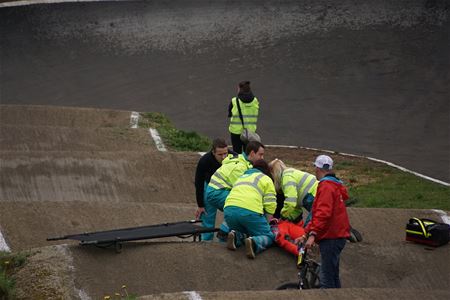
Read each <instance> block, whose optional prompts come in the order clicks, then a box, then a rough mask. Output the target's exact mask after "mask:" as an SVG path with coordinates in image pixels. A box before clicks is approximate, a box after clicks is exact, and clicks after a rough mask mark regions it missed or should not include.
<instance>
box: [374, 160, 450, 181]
mask: <svg viewBox="0 0 450 300" xmlns="http://www.w3.org/2000/svg"><path fill="white" fill-rule="evenodd" d="M366 158H367V159H370V160H373V161H376V162H380V163H383V164H386V165H388V166H391V167H394V168H397V169H399V170H401V171H403V172H407V173H411V174H414V175H416V176H418V177H421V178H423V179H427V180H430V181H433V182H436V183H439V184H442V185H445V186H450V183H447V182H444V181H442V180H439V179H436V178H432V177H429V176H426V175H423V174H420V173H417V172H414V171H411V170H408V169H406V168H403V167H401V166H398V165H396V164H393V163H391V162H388V161H384V160H381V159H377V158H373V157H366Z"/></svg>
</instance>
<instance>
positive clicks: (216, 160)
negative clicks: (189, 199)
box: [195, 138, 229, 240]
mask: <svg viewBox="0 0 450 300" xmlns="http://www.w3.org/2000/svg"><path fill="white" fill-rule="evenodd" d="M228 154H229V151H228V147H227V143H226V142H225V140H223V139H220V138H218V139H215V140H214V141H213V144H212V149H211V151H209V152H207V153H206V154H205V155H203V156H202V157H201V158H200V160H199V161H198V164H197V169H196V171H195V195H196V199H197V206H198V208H197V211H196V212H195V219H196V220H199V219H202V221H203V222H205V220H204V219H203V215H204V214H208V213H214V214H215V210H214V211H212V210H211V211H209V212H208V211H207V208H205V202H204V196H205V188H206V187H207V186H208V183H209V181H210V180H211V176H212V175H213V174H214V172H216V170H217V169H218V168H219V167H220V166H221V165H222V161H223V160H224V158H225V157H227V155H228ZM214 220H215V218H214ZM203 225H212V226H207V227H214V225H215V224H203ZM212 238H213V233H204V234H202V240H212Z"/></svg>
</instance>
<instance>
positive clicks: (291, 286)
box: [276, 282, 299, 290]
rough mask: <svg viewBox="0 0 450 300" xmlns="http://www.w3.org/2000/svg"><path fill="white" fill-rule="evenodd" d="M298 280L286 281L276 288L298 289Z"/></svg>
mask: <svg viewBox="0 0 450 300" xmlns="http://www.w3.org/2000/svg"><path fill="white" fill-rule="evenodd" d="M298 289H299V287H298V282H288V283H284V284H282V285H280V286H278V287H277V288H276V290H298Z"/></svg>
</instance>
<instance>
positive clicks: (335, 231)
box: [305, 155, 350, 288]
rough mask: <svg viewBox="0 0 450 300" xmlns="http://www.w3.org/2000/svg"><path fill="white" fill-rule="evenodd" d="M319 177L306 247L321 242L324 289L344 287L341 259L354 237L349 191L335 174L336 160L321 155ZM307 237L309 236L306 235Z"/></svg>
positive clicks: (317, 170)
mask: <svg viewBox="0 0 450 300" xmlns="http://www.w3.org/2000/svg"><path fill="white" fill-rule="evenodd" d="M314 166H315V167H316V177H317V179H318V180H319V186H318V188H317V194H316V198H315V200H314V203H313V207H312V211H313V215H312V219H311V222H310V223H309V225H308V226H307V227H306V230H305V232H306V234H307V236H308V239H307V241H306V245H305V247H306V248H311V246H312V245H313V244H314V243H317V244H319V248H320V257H321V269H320V284H321V288H340V287H341V281H340V279H339V259H340V254H341V251H342V250H343V249H344V247H345V242H346V239H347V238H348V237H349V236H350V223H349V219H348V215H347V209H346V207H345V201H346V200H347V199H348V192H347V189H346V188H345V186H344V185H343V184H342V181H341V180H339V179H338V178H337V177H336V175H335V174H334V173H333V171H332V168H333V160H332V159H331V157H329V156H327V155H319V156H318V157H317V159H316V161H315V163H314ZM305 238H306V237H305Z"/></svg>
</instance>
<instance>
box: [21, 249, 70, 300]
mask: <svg viewBox="0 0 450 300" xmlns="http://www.w3.org/2000/svg"><path fill="white" fill-rule="evenodd" d="M30 252H31V255H30V256H29V257H28V259H27V262H26V264H25V265H24V266H23V267H22V268H21V269H20V270H19V271H18V272H17V273H16V274H15V275H14V279H15V280H16V293H17V298H18V299H74V298H76V297H78V296H79V294H78V293H77V292H76V291H75V285H74V269H73V259H72V257H71V256H70V252H68V250H67V247H66V246H65V245H57V246H53V247H43V248H39V249H33V250H31V251H30Z"/></svg>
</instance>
